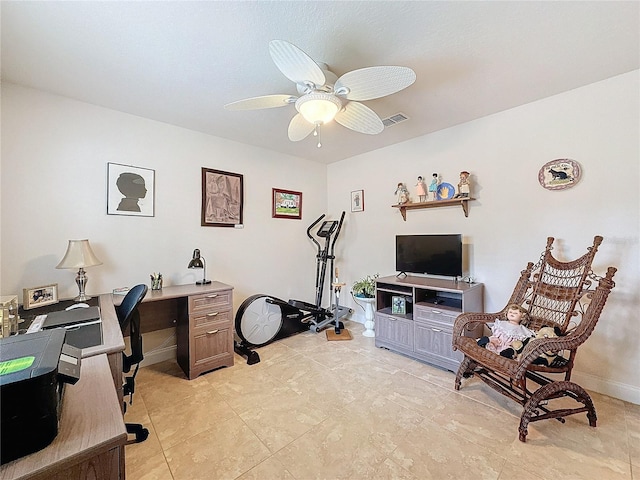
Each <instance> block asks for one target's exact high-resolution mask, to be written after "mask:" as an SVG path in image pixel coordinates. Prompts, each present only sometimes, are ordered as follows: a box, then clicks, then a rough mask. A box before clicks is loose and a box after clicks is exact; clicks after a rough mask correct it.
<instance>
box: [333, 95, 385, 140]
mask: <svg viewBox="0 0 640 480" xmlns="http://www.w3.org/2000/svg"><path fill="white" fill-rule="evenodd" d="M335 120H336V122H338V123H339V124H340V125H342V126H344V127H347V128H350V129H351V130H355V131H356V132H360V133H366V134H368V135H376V134H378V133H380V132H382V131H383V130H384V124H383V123H382V120H380V117H378V115H377V114H376V112H374V111H373V110H371V109H370V108H369V107H367V106H366V105H363V104H362V103H358V102H349V103H347V105H346V106H345V107H344V109H343V110H341V111H340V112H338V114H337V115H336V118H335Z"/></svg>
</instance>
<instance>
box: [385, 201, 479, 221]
mask: <svg viewBox="0 0 640 480" xmlns="http://www.w3.org/2000/svg"><path fill="white" fill-rule="evenodd" d="M469 200H475V198H452V199H450V200H433V201H431V202H417V203H405V204H402V205H400V204H397V205H391V206H392V207H393V208H397V209H399V210H400V213H401V214H402V218H403V219H404V221H405V222H406V221H407V210H413V209H416V208H436V207H449V206H451V205H460V206H462V211H463V212H464V216H465V217H468V216H469Z"/></svg>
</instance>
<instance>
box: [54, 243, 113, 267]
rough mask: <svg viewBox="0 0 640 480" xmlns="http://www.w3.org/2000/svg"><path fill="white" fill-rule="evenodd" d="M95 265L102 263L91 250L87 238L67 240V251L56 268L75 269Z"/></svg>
mask: <svg viewBox="0 0 640 480" xmlns="http://www.w3.org/2000/svg"><path fill="white" fill-rule="evenodd" d="M96 265H102V262H101V261H100V260H99V259H98V257H96V254H95V253H93V250H91V245H89V240H86V239H85V240H69V245H68V246H67V253H65V254H64V258H63V259H62V260H61V261H60V263H59V264H58V265H57V266H56V268H69V269H76V268H86V267H94V266H96Z"/></svg>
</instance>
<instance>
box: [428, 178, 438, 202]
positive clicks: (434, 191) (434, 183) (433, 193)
mask: <svg viewBox="0 0 640 480" xmlns="http://www.w3.org/2000/svg"><path fill="white" fill-rule="evenodd" d="M432 177H433V178H432V179H431V183H430V184H429V201H433V200H436V199H437V198H438V174H437V173H434V174H433V175H432Z"/></svg>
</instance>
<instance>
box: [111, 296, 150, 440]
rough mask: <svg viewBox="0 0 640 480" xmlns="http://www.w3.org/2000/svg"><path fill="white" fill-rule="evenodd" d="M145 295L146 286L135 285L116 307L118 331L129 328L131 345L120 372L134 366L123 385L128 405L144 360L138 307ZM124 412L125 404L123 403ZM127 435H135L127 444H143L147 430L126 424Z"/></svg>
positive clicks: (137, 425)
mask: <svg viewBox="0 0 640 480" xmlns="http://www.w3.org/2000/svg"><path fill="white" fill-rule="evenodd" d="M146 294H147V286H146V285H136V286H135V287H133V288H132V289H131V290H129V293H127V295H126V296H125V297H124V299H123V300H122V303H121V304H120V305H119V306H117V307H116V315H117V316H118V321H119V322H120V329H121V330H122V331H123V332H124V331H125V330H126V329H127V328H129V340H130V344H131V355H127V354H125V353H123V354H122V357H123V362H122V363H123V367H122V371H123V372H124V373H129V372H130V371H131V368H132V367H133V366H134V365H135V370H134V371H133V375H131V376H128V377H126V378H125V383H124V395H125V396H126V395H129V405H131V404H132V402H133V393H134V391H135V379H136V375H137V374H138V369H139V368H140V362H141V361H142V360H143V359H144V354H143V351H142V333H141V332H140V313H139V312H138V305H140V302H142V299H143V298H144V296H145V295H146ZM124 407H125V411H126V408H127V404H126V402H125V405H124ZM126 427H127V433H129V434H131V435H135V439H134V440H131V441H130V442H129V443H140V442H144V441H145V440H146V439H147V437H148V436H149V430H147V429H146V428H144V426H143V425H142V424H139V423H127V424H126Z"/></svg>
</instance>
